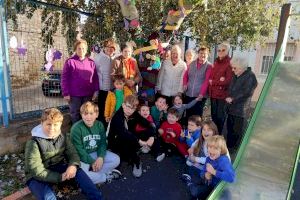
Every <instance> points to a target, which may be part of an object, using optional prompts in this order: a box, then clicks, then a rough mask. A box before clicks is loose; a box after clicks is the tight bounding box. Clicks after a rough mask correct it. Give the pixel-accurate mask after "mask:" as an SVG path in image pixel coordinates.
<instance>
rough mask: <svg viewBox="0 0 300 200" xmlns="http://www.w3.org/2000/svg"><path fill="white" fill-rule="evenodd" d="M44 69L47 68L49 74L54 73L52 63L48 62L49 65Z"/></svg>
mask: <svg viewBox="0 0 300 200" xmlns="http://www.w3.org/2000/svg"><path fill="white" fill-rule="evenodd" d="M44 67H45V70H46V71H48V72H50V71H53V65H52V63H51V62H48V63H47V64H45V65H44Z"/></svg>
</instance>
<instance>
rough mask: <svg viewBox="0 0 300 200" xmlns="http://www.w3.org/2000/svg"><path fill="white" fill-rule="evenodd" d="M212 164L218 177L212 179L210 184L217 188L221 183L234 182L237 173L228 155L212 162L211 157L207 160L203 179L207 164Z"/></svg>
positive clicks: (202, 174)
mask: <svg viewBox="0 0 300 200" xmlns="http://www.w3.org/2000/svg"><path fill="white" fill-rule="evenodd" d="M207 163H210V164H211V165H212V166H213V168H214V169H215V170H216V175H215V176H213V177H212V180H211V182H210V184H211V185H212V186H213V187H215V186H216V185H217V184H218V183H219V182H220V181H226V182H229V183H232V182H234V179H235V171H234V169H233V167H232V164H231V162H230V160H229V158H228V156H227V155H221V156H220V157H219V158H217V159H216V160H212V159H210V158H209V157H207V158H206V162H205V165H204V168H203V170H202V171H201V177H204V175H205V173H206V172H207V171H206V164H207Z"/></svg>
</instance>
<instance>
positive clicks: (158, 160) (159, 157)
mask: <svg viewBox="0 0 300 200" xmlns="http://www.w3.org/2000/svg"><path fill="white" fill-rule="evenodd" d="M165 156H166V154H165V153H162V154H159V155H158V156H157V157H156V161H157V162H161V161H162V160H163V159H164V158H165Z"/></svg>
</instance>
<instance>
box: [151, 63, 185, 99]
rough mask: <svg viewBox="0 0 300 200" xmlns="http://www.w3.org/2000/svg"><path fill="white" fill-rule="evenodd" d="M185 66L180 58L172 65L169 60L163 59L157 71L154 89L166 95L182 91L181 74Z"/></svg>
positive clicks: (173, 94)
mask: <svg viewBox="0 0 300 200" xmlns="http://www.w3.org/2000/svg"><path fill="white" fill-rule="evenodd" d="M186 68H187V67H186V64H185V62H184V61H182V60H179V61H178V63H177V64H176V65H173V64H172V62H171V60H165V61H164V62H163V65H162V68H161V69H160V71H159V75H158V81H157V85H156V89H157V90H160V91H161V94H162V95H165V96H168V97H170V96H175V95H176V94H177V93H178V92H181V93H183V75H184V73H185V71H186Z"/></svg>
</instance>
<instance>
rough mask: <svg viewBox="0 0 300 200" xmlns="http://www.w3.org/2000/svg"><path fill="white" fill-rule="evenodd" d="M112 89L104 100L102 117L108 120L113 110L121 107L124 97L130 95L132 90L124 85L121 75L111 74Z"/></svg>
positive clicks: (123, 78)
mask: <svg viewBox="0 0 300 200" xmlns="http://www.w3.org/2000/svg"><path fill="white" fill-rule="evenodd" d="M113 80H114V82H113V84H114V90H112V91H109V92H108V94H107V98H106V101H105V110H104V117H105V121H106V122H109V121H110V120H111V118H112V116H113V114H114V113H115V112H117V111H118V110H119V108H120V107H121V105H122V103H123V101H124V98H125V97H127V96H129V95H132V91H131V90H130V89H129V88H128V87H127V86H125V77H124V76H123V75H114V76H113Z"/></svg>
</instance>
